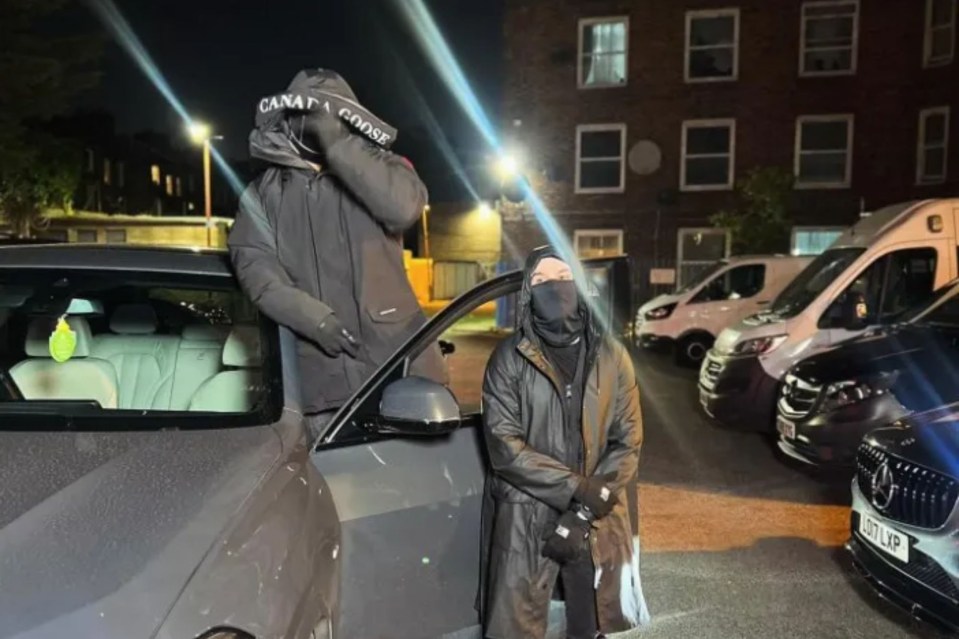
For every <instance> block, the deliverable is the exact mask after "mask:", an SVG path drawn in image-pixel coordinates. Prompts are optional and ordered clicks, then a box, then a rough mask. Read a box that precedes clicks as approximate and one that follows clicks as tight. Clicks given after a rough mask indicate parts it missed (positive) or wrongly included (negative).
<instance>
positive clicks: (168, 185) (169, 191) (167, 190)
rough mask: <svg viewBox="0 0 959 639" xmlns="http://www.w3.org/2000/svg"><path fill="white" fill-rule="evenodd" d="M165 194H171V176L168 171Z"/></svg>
mask: <svg viewBox="0 0 959 639" xmlns="http://www.w3.org/2000/svg"><path fill="white" fill-rule="evenodd" d="M166 194H167V195H173V176H172V175H170V174H169V173H168V174H167V176H166Z"/></svg>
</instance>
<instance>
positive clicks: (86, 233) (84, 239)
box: [77, 229, 97, 244]
mask: <svg viewBox="0 0 959 639" xmlns="http://www.w3.org/2000/svg"><path fill="white" fill-rule="evenodd" d="M77 242H80V243H82V244H96V243H97V230H96V229H77Z"/></svg>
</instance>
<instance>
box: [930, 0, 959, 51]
mask: <svg viewBox="0 0 959 639" xmlns="http://www.w3.org/2000/svg"><path fill="white" fill-rule="evenodd" d="M955 51H956V0H926V37H925V42H924V44H923V55H922V64H923V66H926V67H935V66H939V65H942V64H949V63H950V62H952V58H953V56H954V55H955Z"/></svg>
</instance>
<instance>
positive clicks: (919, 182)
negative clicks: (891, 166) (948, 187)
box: [916, 105, 952, 186]
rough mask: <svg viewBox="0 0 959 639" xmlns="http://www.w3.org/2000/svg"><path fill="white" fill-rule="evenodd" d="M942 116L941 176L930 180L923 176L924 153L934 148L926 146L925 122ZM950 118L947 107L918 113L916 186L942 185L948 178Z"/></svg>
mask: <svg viewBox="0 0 959 639" xmlns="http://www.w3.org/2000/svg"><path fill="white" fill-rule="evenodd" d="M935 115H942V116H944V122H943V131H942V132H943V136H942V175H940V176H936V177H934V178H932V179H929V178H926V177H925V175H924V172H923V171H924V169H925V163H926V151H927V150H928V149H930V148H938V147H936V146H932V145H927V144H926V121H927V119H928V118H929V117H930V116H935ZM951 117H952V113H951V109H950V108H949V106H948V105H947V106H938V107H929V108H927V109H922V110H921V111H919V128H918V133H917V135H916V186H930V185H935V184H944V183H945V182H946V180H947V179H948V176H949V119H950V118H951Z"/></svg>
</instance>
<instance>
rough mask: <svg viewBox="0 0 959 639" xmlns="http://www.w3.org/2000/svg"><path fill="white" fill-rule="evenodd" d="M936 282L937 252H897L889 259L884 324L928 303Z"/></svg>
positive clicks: (931, 250) (882, 314)
mask: <svg viewBox="0 0 959 639" xmlns="http://www.w3.org/2000/svg"><path fill="white" fill-rule="evenodd" d="M935 281H936V250H935V249H933V248H921V249H910V250H906V251H897V252H895V253H893V254H892V255H891V256H890V258H889V274H888V276H887V278H886V286H885V294H884V295H883V302H882V309H881V311H880V313H881V314H880V317H879V321H880V322H886V321H890V320H892V319H894V318H896V317H898V316H900V315H901V314H902V313H904V312H905V311H907V310H909V309H911V308H914V307H915V306H917V305H918V304H921V303H922V302H924V301H926V300H927V299H928V298H929V297H930V296H931V295H932V292H933V288H934V286H935Z"/></svg>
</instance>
